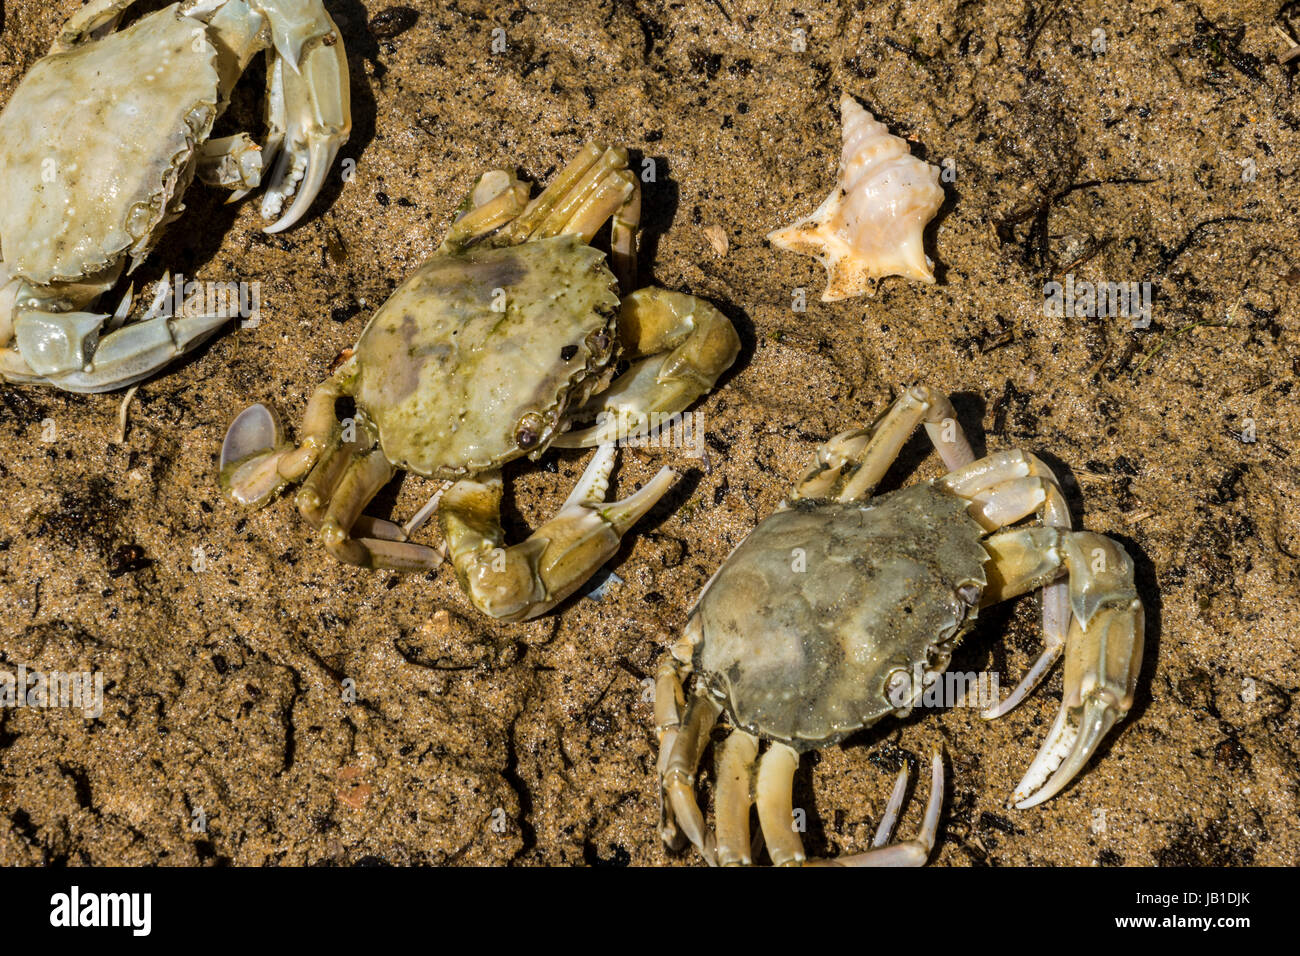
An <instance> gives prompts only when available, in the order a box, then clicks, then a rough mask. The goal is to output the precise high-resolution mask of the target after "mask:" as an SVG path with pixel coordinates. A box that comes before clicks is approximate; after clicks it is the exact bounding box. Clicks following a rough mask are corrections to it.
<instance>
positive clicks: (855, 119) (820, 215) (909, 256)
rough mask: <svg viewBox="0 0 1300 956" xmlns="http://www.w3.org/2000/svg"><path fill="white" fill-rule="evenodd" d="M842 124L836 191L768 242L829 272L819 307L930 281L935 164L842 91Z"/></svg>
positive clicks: (937, 202)
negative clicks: (887, 286)
mask: <svg viewBox="0 0 1300 956" xmlns="http://www.w3.org/2000/svg"><path fill="white" fill-rule="evenodd" d="M840 119H841V122H842V123H843V126H844V147H843V152H842V153H841V156H840V174H839V182H838V183H837V184H836V186H835V189H834V190H833V191H832V192H831V194H830V195H829V196H827V197H826V201H825V202H823V203H822V204H821V205H820V206H818V207H817V209H816V211H815V212H813V214H812V215H811V216H808V217H807V218H806V219H801V220H800V221H799V222H796V223H795V224H794V225H791V226H786V227H785V228H784V229H778V230H776V231H775V232H771V233H769V234H768V236H767V238H768V239H769V240H770V241H771V243H772V245H774V246H776V247H777V248H778V249H788V250H790V251H791V252H797V253H800V254H802V255H808V256H813V257H815V258H816V259H817V261H818V262H820V263H821V264H822V265H824V266H825V267H826V271H827V273H828V274H829V282H828V284H827V286H826V291H825V292H824V293H823V294H822V301H823V302H834V301H836V300H838V299H847V298H849V297H851V296H856V295H862V294H864V293H867V294H870V293H872V292H873V291H874V290H875V283H876V280H877V279H881V278H884V277H885V276H895V275H897V276H905V277H906V278H908V279H919V280H921V281H922V282H934V273H933V272H932V271H931V268H932V267H933V265H934V263H932V262H931V261H930V259H929V258H928V257H927V256H926V254H925V249H924V248H923V239H922V233H923V232H924V230H925V226H926V223H928V222H929V221H930V220H931V219H932V218H934V214H935V213H936V212H938V211H939V207H940V206H941V205H942V204H943V197H944V193H943V187H941V186H940V185H939V169H938V167H936V166H931V165H930V164H929V163H927V162H925V161H924V160H921V159H918V158H917V157H915V156H913V155H912V154H911V153H910V152H909V151H908V147H907V143H906V141H904V140H902V139H899V138H898V137H897V136H894V135H892V134H891V133H890V132H889V130H888V129H886V128H885V125H884V124H883V123H879V122H877V121H876V118H875V117H874V116H872V115H871V114H870V113H869V112H867V111H866V110H865V109H863V108H862V107H861V106H859V105H858V102H857V101H856V100H854V99H853V97H851V96H849V95H848V94H847V93H846V94H844V95H843V96H841V97H840Z"/></svg>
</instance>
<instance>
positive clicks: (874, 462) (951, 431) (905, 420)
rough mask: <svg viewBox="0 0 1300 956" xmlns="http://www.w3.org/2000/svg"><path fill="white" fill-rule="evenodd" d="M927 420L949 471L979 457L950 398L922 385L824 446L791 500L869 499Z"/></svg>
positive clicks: (937, 449) (798, 484) (911, 389)
mask: <svg viewBox="0 0 1300 956" xmlns="http://www.w3.org/2000/svg"><path fill="white" fill-rule="evenodd" d="M921 424H924V425H925V430H926V433H927V434H928V435H929V436H930V441H931V442H932V443H933V444H934V447H935V450H936V451H938V452H939V457H941V458H942V459H943V462H944V464H945V465H946V466H947V467H948V468H949V469H953V468H960V467H962V466H963V465H966V464H968V463H969V462H971V461H972V460H973V459H974V457H975V455H974V453H973V452H972V451H971V447H970V442H968V441H967V440H966V433H965V432H964V431H962V427H961V425H960V423H958V421H957V413H956V411H954V409H953V407H952V403H951V402H950V401H949V400H948V397H947V396H946V395H944V394H942V393H941V392H936V391H934V390H933V389H931V388H929V387H927V386H925V385H916V386H913V387H912V388H909V389H907V390H906V391H904V392H903V394H902V395H900V396H899V397H898V399H897V400H896V401H895V402H894V404H892V405H891V406H889V408H888V409H887V410H886V411H885V413H884V414H883V415H882V416H881V417H880V418H879V419H877V420H876V422H875V424H874V425H872V426H871V427H870V428H868V429H854V430H851V431H846V432H841V433H840V434H838V435H836V436H835V437H834V438H832V439H830V441H828V442H826V443H824V444H823V445H821V446H820V447H819V448H818V449H817V451H816V453H815V454H814V456H813V461H812V464H811V465H810V466H809V467H808V470H807V471H806V472H805V473H804V475H803V477H802V478H800V479H799V481H798V482H797V483H796V485H795V489H794V491H793V492H792V493H791V495H790V499H789V500H791V501H798V500H799V499H801V498H836V499H838V500H839V501H854V500H860V499H863V498H867V497H869V496H870V495H871V493H872V492H873V491H875V488H876V485H878V484H880V480H881V479H882V478H884V477H885V472H887V471H888V470H889V466H890V465H892V464H893V463H894V461H895V460H896V459H897V458H898V454H899V452H901V451H902V450H903V446H904V445H905V444H907V440H908V439H909V438H910V437H911V435H912V432H913V431H915V430H916V427H917V426H918V425H921Z"/></svg>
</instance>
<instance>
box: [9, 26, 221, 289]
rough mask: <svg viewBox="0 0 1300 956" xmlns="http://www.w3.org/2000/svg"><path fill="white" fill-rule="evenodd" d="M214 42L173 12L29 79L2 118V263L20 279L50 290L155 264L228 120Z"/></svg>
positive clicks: (50, 63) (43, 65)
mask: <svg viewBox="0 0 1300 956" xmlns="http://www.w3.org/2000/svg"><path fill="white" fill-rule="evenodd" d="M206 31H207V27H206V26H205V25H204V24H203V23H202V22H200V21H199V20H195V19H192V18H190V17H187V16H182V15H180V14H179V13H178V12H177V11H176V9H175V8H174V7H168V8H167V9H164V10H160V11H158V12H157V13H154V14H151V15H149V16H147V17H145V18H143V19H141V20H140V21H138V22H137V23H135V24H133V25H132V26H130V27H129V28H127V29H125V30H123V31H121V32H119V33H112V34H109V35H107V36H105V37H103V38H102V39H100V40H97V41H96V42H94V43H87V44H84V45H81V46H78V47H75V48H74V49H72V50H70V51H68V52H65V53H54V54H51V55H49V56H47V57H45V58H44V59H42V60H40V61H38V62H37V63H36V64H35V66H33V67H32V69H31V70H30V71H29V72H28V74H27V75H26V76H25V77H24V78H23V80H22V82H21V83H19V85H18V88H17V89H16V90H15V91H14V95H13V97H12V99H10V101H9V103H8V105H7V106H6V107H5V109H4V112H3V113H0V143H3V144H4V148H3V149H0V181H3V182H4V183H5V200H4V203H3V204H0V257H2V258H3V260H4V263H5V265H6V266H7V267H9V269H10V270H11V272H13V273H15V274H17V275H20V276H22V277H23V278H24V279H26V280H27V281H28V282H31V283H34V284H36V285H42V286H44V285H50V284H53V283H58V282H68V281H75V280H78V279H82V278H88V277H91V276H94V275H96V274H97V273H100V272H103V271H105V270H106V269H109V268H111V267H113V266H115V265H116V264H117V262H118V261H119V260H120V259H121V257H122V256H123V255H126V254H129V255H131V256H132V257H133V258H134V259H135V260H136V261H137V262H138V261H140V260H141V259H143V258H144V257H145V256H147V255H148V254H149V251H150V250H151V249H152V248H153V245H154V243H155V241H156V240H157V237H158V235H159V233H160V231H161V229H162V227H163V226H165V225H166V224H167V222H168V221H170V220H171V219H172V218H174V217H175V216H176V215H178V214H179V212H180V211H181V209H182V208H183V207H182V206H181V205H180V197H181V194H182V193H183V192H184V191H185V188H186V187H187V186H188V185H189V183H190V180H191V179H192V178H193V175H194V162H193V160H194V154H195V149H196V147H197V146H198V144H200V143H202V142H203V141H205V140H206V139H207V138H208V134H209V133H210V132H211V130H212V124H213V122H214V121H215V119H216V116H217V113H218V108H217V101H218V75H217V70H216V67H215V62H216V56H217V51H216V49H215V48H214V47H213V46H212V44H211V43H210V42H209V41H208V39H207V36H206ZM141 63H144V64H146V67H145V69H144V70H141V66H140V65H141ZM142 73H143V75H141V74H142Z"/></svg>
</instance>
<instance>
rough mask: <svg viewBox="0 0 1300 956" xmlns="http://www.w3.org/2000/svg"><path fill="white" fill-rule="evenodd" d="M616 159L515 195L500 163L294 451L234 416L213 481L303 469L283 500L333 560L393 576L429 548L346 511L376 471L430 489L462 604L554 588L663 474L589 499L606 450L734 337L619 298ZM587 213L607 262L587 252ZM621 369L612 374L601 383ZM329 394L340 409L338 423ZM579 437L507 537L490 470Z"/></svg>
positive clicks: (684, 314)
mask: <svg viewBox="0 0 1300 956" xmlns="http://www.w3.org/2000/svg"><path fill="white" fill-rule="evenodd" d="M627 160H628V154H627V151H626V150H625V149H623V148H621V147H614V148H608V147H606V146H604V145H602V144H600V143H594V142H593V143H589V144H588V145H587V146H586V147H584V148H583V150H582V151H581V152H580V153H579V154H578V156H577V157H576V158H575V159H574V160H573V161H572V162H571V163H569V164H568V165H567V166H566V167H565V168H564V169H563V170H562V171H561V172H560V173H559V174H558V176H557V177H556V178H555V179H554V181H553V182H551V184H550V185H549V186H547V188H546V189H545V190H544V191H542V192H541V194H540V195H538V196H537V197H536V198H535V199H533V200H531V201H529V199H528V195H529V189H528V186H527V185H526V184H525V183H524V182H522V181H521V180H520V179H518V178H517V176H516V175H515V173H514V172H513V171H511V170H508V169H494V170H489V171H488V172H486V173H484V174H483V175H482V176H481V177H480V178H479V179H478V180H477V182H476V183H475V185H474V187H473V189H472V191H471V192H470V194H469V196H468V197H467V199H466V201H465V203H463V204H462V206H461V215H460V216H459V218H458V219H457V220H456V221H455V222H454V223H453V225H452V227H451V229H450V230H449V232H448V235H447V238H446V240H445V241H444V242H443V243H442V245H441V246H440V247H439V249H438V251H437V252H436V253H435V254H434V256H433V257H432V258H431V259H429V260H428V261H427V262H425V263H424V264H423V265H422V266H421V267H420V268H419V269H418V270H416V272H415V273H413V274H412V275H411V276H410V277H409V278H408V279H407V280H406V281H405V282H403V283H402V285H400V286H399V287H398V288H397V290H396V291H395V292H394V293H393V295H392V296H391V298H389V299H388V301H387V302H385V303H384V304H383V305H382V306H381V307H380V308H379V310H378V311H377V312H375V314H374V316H373V317H372V318H371V319H370V321H369V322H368V323H367V325H366V327H365V329H364V330H363V331H362V333H361V337H360V339H359V340H358V341H357V343H356V346H355V348H353V349H352V350H351V352H350V355H349V356H348V357H347V358H346V360H345V361H344V362H343V363H342V364H341V365H340V366H339V368H338V369H337V370H336V371H335V372H334V374H333V375H332V376H331V377H330V378H329V379H328V380H327V381H326V382H324V383H323V384H322V385H321V386H319V387H318V388H317V389H316V390H315V392H314V393H313V394H312V397H311V398H310V399H309V401H308V404H307V410H306V413H305V423H304V429H303V431H304V436H303V439H302V442H301V444H299V445H297V446H295V445H293V444H292V443H289V442H287V441H285V438H284V433H283V430H282V428H281V427H280V423H279V420H278V418H277V416H276V415H275V413H274V412H273V411H272V410H271V409H270V408H269V407H268V406H266V405H263V404H256V405H253V406H251V407H250V408H248V409H246V410H245V411H244V412H243V413H241V415H240V416H239V417H238V418H236V419H235V421H234V422H233V423H232V425H231V426H230V429H229V430H228V432H227V435H226V441H225V444H224V445H223V448H222V454H221V464H222V484H223V487H224V489H225V491H226V493H227V494H228V495H229V496H230V497H231V498H233V499H234V500H235V501H236V502H237V503H239V504H241V505H245V506H254V507H257V506H260V505H262V504H264V503H266V502H267V501H268V500H270V498H271V497H272V496H273V495H275V494H276V492H277V491H279V490H280V488H282V487H283V486H284V485H285V484H287V483H289V482H294V481H299V480H302V479H303V478H304V476H305V481H304V483H303V485H302V488H301V489H300V490H299V491H298V494H297V504H298V508H299V510H300V511H301V512H302V515H303V516H304V517H305V518H306V520H307V521H308V522H309V523H310V524H311V525H313V526H315V527H317V528H319V536H320V540H321V541H322V543H323V544H324V546H325V547H326V548H327V549H328V550H329V551H330V552H331V553H332V554H334V556H335V557H337V558H339V559H340V560H342V561H344V562H347V563H350V564H356V565H360V566H363V567H372V568H391V569H396V570H406V571H411V570H424V569H429V568H433V567H435V566H437V564H438V563H439V561H440V560H441V553H440V552H439V551H438V550H437V549H434V548H431V547H428V546H426V545H422V544H418V543H415V542H413V541H410V540H409V536H410V534H411V533H412V531H413V530H414V528H415V527H418V524H419V522H420V521H421V520H423V518H424V517H426V516H427V513H428V512H429V511H430V510H431V508H426V509H422V510H421V513H420V514H418V515H416V516H415V518H413V519H412V521H411V522H409V523H408V524H407V526H406V527H401V526H398V525H396V524H394V523H392V522H388V521H382V520H379V519H376V518H372V517H368V516H365V515H363V514H362V511H363V509H364V508H365V507H366V505H367V503H368V502H369V501H370V499H371V498H373V497H374V495H375V494H376V493H377V492H378V491H379V490H380V489H381V488H382V487H383V486H384V485H385V484H386V483H387V482H388V481H389V479H390V478H392V476H393V475H394V473H395V469H399V468H400V469H404V470H406V471H408V472H413V473H415V474H417V475H421V476H424V477H426V478H434V479H441V480H443V481H444V482H446V481H450V482H452V484H450V486H446V487H444V489H443V490H442V491H441V492H440V493H439V494H440V495H441V500H440V503H438V507H439V518H440V523H441V527H442V532H443V539H444V542H445V545H446V549H447V552H448V553H449V554H450V557H451V561H452V564H453V566H454V568H455V570H456V575H457V578H458V579H459V582H460V585H461V587H462V589H463V590H464V591H465V593H466V594H467V595H468V597H469V599H470V601H471V602H472V603H473V604H474V606H475V607H477V608H478V609H479V610H480V611H482V612H484V613H485V614H488V615H490V616H492V617H496V618H500V619H503V620H510V621H515V620H523V619H527V618H531V617H535V616H536V615H539V614H543V613H545V612H546V611H548V610H550V609H551V608H553V607H554V606H555V605H556V604H557V603H559V602H560V601H562V600H564V598H566V597H567V596H569V595H570V594H572V593H573V592H574V591H575V590H576V589H577V588H578V587H579V586H581V585H582V584H583V583H584V582H585V581H586V580H587V579H588V578H589V577H590V576H591V575H592V574H593V573H594V572H595V571H596V570H597V569H598V568H599V567H600V566H601V565H602V564H603V563H604V562H605V561H607V560H608V559H609V558H611V557H612V556H613V555H614V553H615V552H616V551H617V550H618V546H619V541H620V539H621V536H622V535H623V534H624V533H625V532H627V531H628V529H629V528H630V527H631V526H632V525H633V524H634V523H635V522H636V521H637V520H638V519H639V518H640V517H641V516H642V515H644V514H645V513H646V512H647V511H648V510H649V509H650V508H651V507H652V506H653V505H654V504H655V502H656V501H658V500H659V498H660V497H661V496H662V495H663V494H665V493H666V492H667V490H668V488H669V487H670V486H671V485H672V483H673V480H674V477H675V475H674V472H673V471H672V470H671V469H670V468H663V469H661V470H660V471H659V473H658V474H657V475H656V476H655V477H654V478H653V479H652V480H651V481H649V482H648V483H647V484H646V485H645V486H644V487H643V488H641V489H640V490H639V491H637V492H636V493H634V494H632V495H631V496H629V497H628V498H625V499H623V500H621V501H615V502H611V503H606V502H605V494H606V491H607V489H608V484H609V476H610V472H611V469H612V468H613V465H614V460H615V455H616V449H617V444H618V442H619V441H622V440H625V439H627V438H628V437H630V436H633V435H638V434H642V433H643V432H644V430H645V429H646V427H648V426H653V425H654V423H655V422H656V421H657V422H662V421H664V420H665V418H668V420H671V416H673V415H676V414H677V413H680V412H682V411H684V410H685V409H686V408H687V407H688V406H690V405H691V404H692V403H693V402H694V401H695V400H696V399H697V398H699V397H700V396H702V395H704V394H705V393H707V392H708V391H710V390H711V389H712V388H713V386H714V384H715V383H716V382H717V380H718V377H719V376H720V375H722V373H723V372H724V371H726V369H727V368H729V367H730V366H731V364H732V362H734V361H735V359H736V356H737V354H738V353H739V349H740V339H739V336H738V335H737V333H736V330H735V328H734V327H733V326H732V324H731V322H730V321H729V320H728V319H727V318H726V317H725V316H724V315H723V314H722V313H721V312H719V311H718V310H717V309H716V308H715V307H714V306H712V305H711V304H709V303H708V302H705V301H704V300H702V299H698V298H696V297H695V296H692V295H687V294H684V293H680V292H672V291H668V290H665V289H661V288H655V287H648V288H642V289H639V290H637V291H634V292H630V293H629V294H627V295H625V296H624V297H623V298H622V299H621V301H620V298H619V294H618V289H619V288H620V287H621V288H622V289H624V290H627V289H629V288H631V287H632V285H633V284H634V282H635V272H636V249H637V228H638V222H639V219H640V209H641V188H640V181H639V180H638V178H637V177H636V176H635V175H634V174H633V173H632V172H630V171H629V170H628V168H627ZM606 221H608V222H609V223H610V240H609V245H610V254H609V259H610V264H611V265H612V266H613V270H614V271H613V272H611V271H610V269H609V268H608V267H607V266H606V264H605V259H606V256H605V254H604V253H602V252H599V251H597V250H596V249H595V248H593V247H592V246H591V245H590V242H591V241H592V239H593V238H594V237H595V235H596V233H597V232H598V231H599V230H600V229H601V227H602V226H603V225H604V223H605V222H606ZM615 273H617V276H618V278H617V279H616V277H615ZM621 362H627V363H630V364H629V367H628V368H627V369H626V371H624V372H623V373H622V374H620V375H618V376H617V377H615V376H614V373H615V372H616V371H617V368H616V366H617V365H618V363H621ZM345 398H346V399H351V402H352V404H353V405H354V406H355V412H354V413H352V414H349V415H348V416H347V417H346V418H345V419H343V420H342V421H340V419H339V416H338V414H337V413H336V410H335V405H336V403H337V402H338V401H339V400H340V399H345ZM593 420H594V422H595V424H594V425H591V426H590V427H584V428H580V429H577V430H570V429H571V427H572V426H573V425H574V424H575V423H581V422H591V421H593ZM593 446H599V447H598V450H597V451H596V453H595V454H594V456H593V457H592V460H591V462H590V463H589V464H588V466H587V467H586V469H585V471H584V472H583V474H582V477H581V478H580V479H579V481H578V484H577V486H576V487H575V488H574V490H573V493H572V494H571V495H570V496H569V497H568V500H567V501H566V502H565V503H564V505H563V507H562V508H561V509H560V510H559V512H558V513H557V514H556V515H555V516H554V517H553V518H551V519H550V520H548V521H547V522H545V523H544V524H543V525H542V526H541V527H539V528H538V529H537V530H536V531H535V532H534V533H533V534H532V535H531V536H530V537H529V538H528V539H527V540H525V541H523V542H520V543H518V544H515V545H512V546H508V547H507V546H506V544H505V540H504V538H505V535H504V532H503V531H502V528H501V518H500V508H501V496H502V477H501V468H502V466H503V465H505V464H506V463H508V462H510V461H512V460H514V459H517V458H520V457H522V456H525V455H526V456H528V457H530V458H532V459H536V458H538V457H539V456H540V455H541V454H542V453H543V452H545V451H546V449H547V448H550V447H556V448H586V447H593ZM436 501H437V496H435V501H434V502H431V503H430V504H431V506H432V505H433V504H435V502H436Z"/></svg>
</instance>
